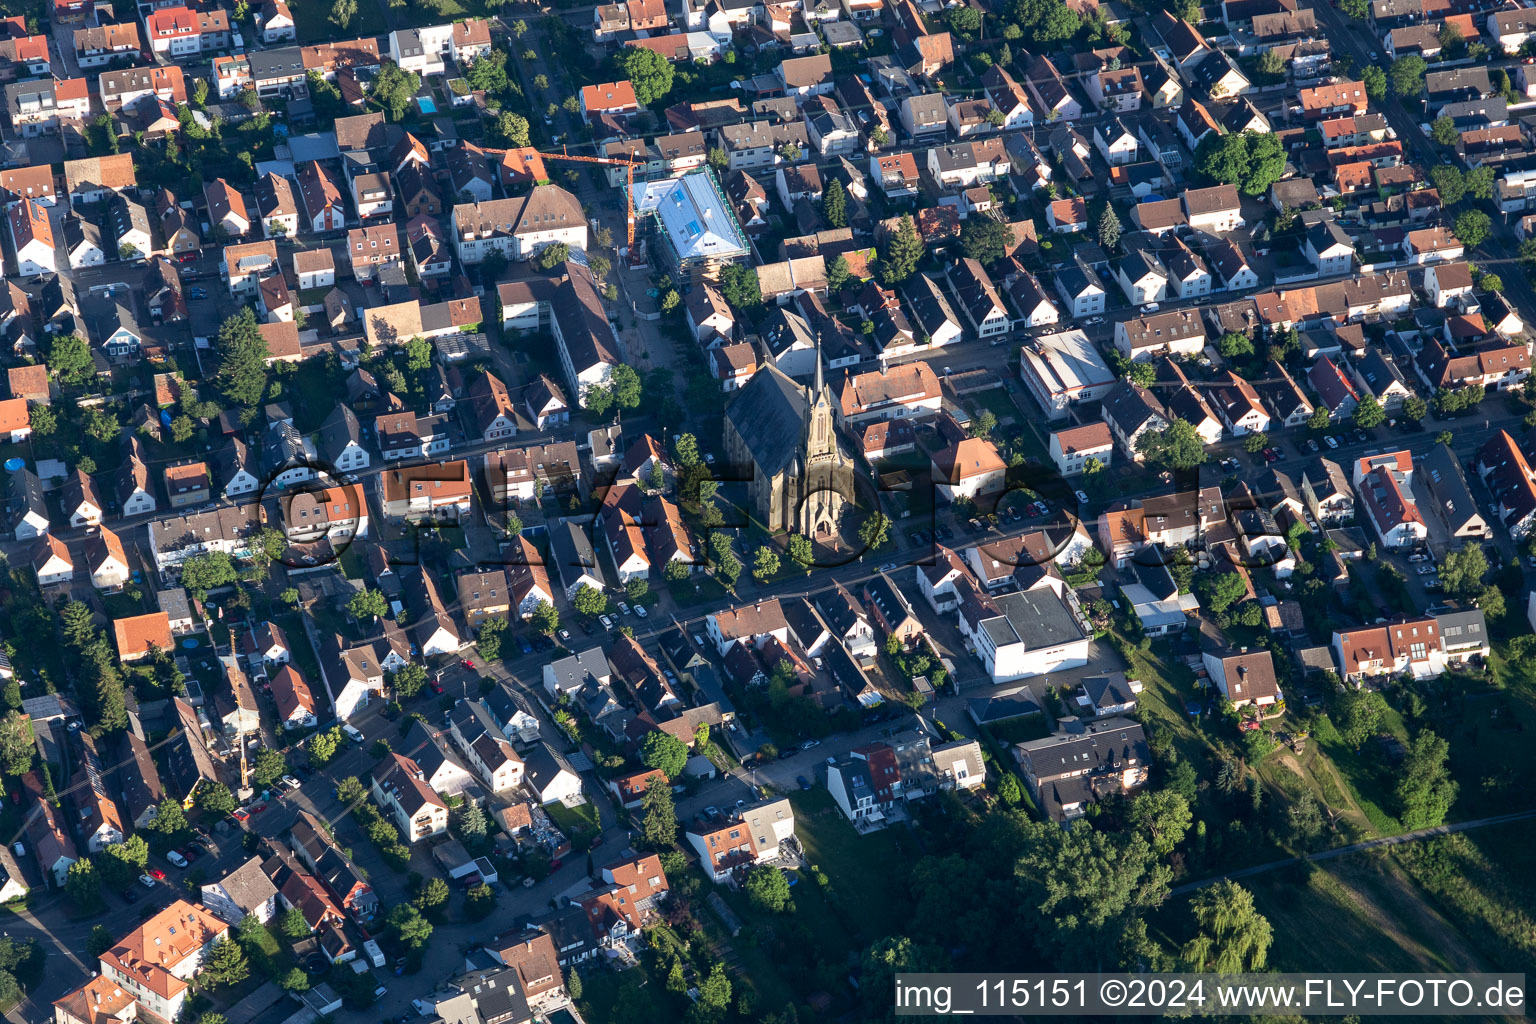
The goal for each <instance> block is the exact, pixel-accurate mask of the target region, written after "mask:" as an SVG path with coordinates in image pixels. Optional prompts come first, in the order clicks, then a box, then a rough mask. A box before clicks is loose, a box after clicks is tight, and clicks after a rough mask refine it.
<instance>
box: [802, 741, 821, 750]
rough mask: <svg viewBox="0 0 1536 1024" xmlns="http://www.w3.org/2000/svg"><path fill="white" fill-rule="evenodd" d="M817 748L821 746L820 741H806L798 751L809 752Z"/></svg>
mask: <svg viewBox="0 0 1536 1024" xmlns="http://www.w3.org/2000/svg"><path fill="white" fill-rule="evenodd" d="M819 746H821V740H806V741H805V742H804V743H802V744H800V749H801V750H811V749H814V748H816V747H819Z"/></svg>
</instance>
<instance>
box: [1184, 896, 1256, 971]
mask: <svg viewBox="0 0 1536 1024" xmlns="http://www.w3.org/2000/svg"><path fill="white" fill-rule="evenodd" d="M1189 906H1190V910H1192V911H1193V912H1194V916H1195V927H1196V928H1197V929H1198V931H1197V932H1196V934H1195V937H1194V938H1193V939H1191V940H1190V941H1189V942H1188V943H1186V944H1185V946H1184V951H1183V958H1184V962H1185V964H1186V965H1187V966H1188V967H1189V969H1190V970H1194V971H1212V972H1215V973H1218V974H1241V973H1243V972H1245V971H1261V970H1263V969H1264V964H1265V962H1266V961H1267V959H1268V956H1269V943H1270V940H1271V938H1272V937H1273V931H1272V929H1271V928H1270V926H1269V921H1268V920H1267V919H1266V918H1265V917H1264V915H1263V914H1261V913H1259V912H1258V909H1257V908H1256V907H1255V906H1254V904H1253V894H1252V893H1250V892H1249V891H1248V890H1247V889H1244V888H1243V887H1242V886H1240V885H1238V884H1237V883H1236V882H1232V881H1229V880H1227V879H1223V880H1222V881H1220V882H1217V883H1216V884H1215V885H1213V886H1210V887H1209V888H1206V889H1202V890H1200V891H1199V892H1198V893H1196V894H1195V896H1194V898H1193V899H1191V900H1190V901H1189Z"/></svg>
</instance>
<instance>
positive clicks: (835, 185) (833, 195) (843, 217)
mask: <svg viewBox="0 0 1536 1024" xmlns="http://www.w3.org/2000/svg"><path fill="white" fill-rule="evenodd" d="M821 215H822V216H823V217H825V218H826V219H827V223H828V224H830V225H832V226H833V227H834V228H845V227H847V226H848V193H846V192H845V191H843V183H842V182H841V181H839V180H838V179H837V178H833V179H832V180H831V181H829V182H827V187H826V188H825V189H823V190H822V193H821Z"/></svg>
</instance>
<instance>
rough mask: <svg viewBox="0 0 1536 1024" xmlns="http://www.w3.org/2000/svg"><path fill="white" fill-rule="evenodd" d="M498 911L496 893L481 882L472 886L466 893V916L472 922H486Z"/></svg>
mask: <svg viewBox="0 0 1536 1024" xmlns="http://www.w3.org/2000/svg"><path fill="white" fill-rule="evenodd" d="M495 909H496V891H495V890H494V889H492V888H491V887H490V886H489V885H486V884H485V883H484V882H481V883H480V884H479V885H472V886H470V887H469V889H468V890H466V891H465V893H464V916H465V917H467V918H469V919H470V920H471V921H484V920H485V919H486V918H488V917H490V916H491V912H492V911H494V910H495Z"/></svg>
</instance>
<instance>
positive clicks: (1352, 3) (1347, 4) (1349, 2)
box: [1339, 0, 1371, 21]
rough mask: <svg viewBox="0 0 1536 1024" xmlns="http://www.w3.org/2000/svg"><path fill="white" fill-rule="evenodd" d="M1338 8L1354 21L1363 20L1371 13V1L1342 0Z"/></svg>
mask: <svg viewBox="0 0 1536 1024" xmlns="http://www.w3.org/2000/svg"><path fill="white" fill-rule="evenodd" d="M1339 10H1341V11H1343V12H1344V13H1345V14H1347V15H1349V16H1350V17H1351V18H1354V19H1355V20H1356V21H1364V20H1365V19H1366V18H1368V17H1370V15H1371V3H1370V0H1343V3H1342V4H1340V6H1339Z"/></svg>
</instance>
